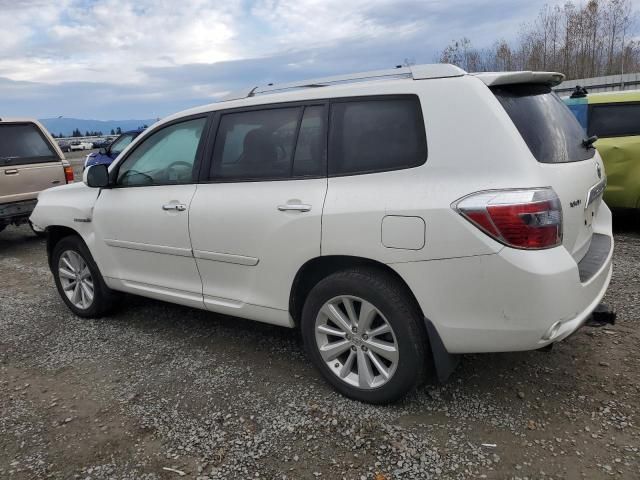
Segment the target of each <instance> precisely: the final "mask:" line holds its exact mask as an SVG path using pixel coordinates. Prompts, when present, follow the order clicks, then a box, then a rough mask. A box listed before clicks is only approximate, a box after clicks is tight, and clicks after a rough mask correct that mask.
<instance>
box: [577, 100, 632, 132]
mask: <svg viewBox="0 0 640 480" xmlns="http://www.w3.org/2000/svg"><path fill="white" fill-rule="evenodd" d="M589 135H597V136H598V137H623V136H630V135H640V103H612V104H608V105H592V106H590V107H589Z"/></svg>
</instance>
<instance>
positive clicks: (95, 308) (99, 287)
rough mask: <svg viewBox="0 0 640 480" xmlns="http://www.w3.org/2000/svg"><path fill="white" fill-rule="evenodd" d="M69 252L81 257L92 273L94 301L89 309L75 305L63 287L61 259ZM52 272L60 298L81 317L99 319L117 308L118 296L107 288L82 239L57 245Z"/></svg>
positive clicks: (53, 254)
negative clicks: (60, 270)
mask: <svg viewBox="0 0 640 480" xmlns="http://www.w3.org/2000/svg"><path fill="white" fill-rule="evenodd" d="M68 250H70V251H72V252H75V253H77V254H78V255H80V256H81V257H82V259H83V260H84V262H85V263H86V264H87V266H88V268H89V271H90V272H91V277H92V280H93V291H94V296H93V301H92V302H91V304H90V305H89V306H88V307H87V308H79V307H77V306H76V305H74V304H73V303H72V302H71V300H70V299H69V298H68V297H67V294H66V293H65V292H64V289H63V287H62V283H61V280H60V273H59V271H58V265H59V262H60V257H61V256H62V254H63V253H64V252H66V251H68ZM51 272H52V273H53V278H54V279H55V282H56V287H57V288H58V293H59V294H60V297H61V298H62V300H63V301H64V303H66V305H67V307H69V309H70V310H71V311H72V312H73V313H75V314H76V315H78V316H79V317H84V318H99V317H102V316H104V315H105V314H107V313H108V312H110V311H111V310H112V309H113V308H114V307H115V305H116V303H117V300H118V294H117V292H114V291H113V290H111V289H110V288H109V287H107V285H106V284H105V283H104V279H103V278H102V275H101V274H100V270H98V266H97V265H96V263H95V261H94V260H93V257H92V256H91V253H90V252H89V249H88V248H87V246H86V245H85V243H84V242H83V241H82V239H81V238H80V237H78V236H76V235H71V236H68V237H64V238H63V239H61V240H60V241H59V242H58V243H56V245H55V246H54V247H53V251H52V253H51Z"/></svg>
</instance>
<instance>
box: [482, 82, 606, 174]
mask: <svg viewBox="0 0 640 480" xmlns="http://www.w3.org/2000/svg"><path fill="white" fill-rule="evenodd" d="M491 90H492V91H493V93H494V95H495V96H496V98H497V99H498V100H499V101H500V103H501V104H502V107H503V108H504V109H505V110H506V112H507V114H508V115H509V117H510V118H511V120H512V121H513V123H514V125H515V126H516V128H517V129H518V131H519V132H520V135H521V136H522V138H523V139H524V141H525V142H526V144H527V146H528V147H529V150H531V153H532V154H533V156H534V157H535V158H536V160H538V162H541V163H567V162H579V161H582V160H588V159H590V158H593V156H594V155H595V152H596V150H595V148H586V147H584V146H583V144H582V142H583V140H584V139H585V133H584V130H583V129H582V127H581V126H580V124H579V123H578V120H576V117H575V116H574V115H573V114H572V113H571V111H570V110H569V108H567V106H566V105H565V104H564V102H563V101H562V100H561V99H560V97H558V95H556V94H555V93H553V92H552V91H551V87H549V86H546V85H537V84H516V85H504V86H498V87H493V88H492V89H491Z"/></svg>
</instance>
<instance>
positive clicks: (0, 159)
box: [0, 123, 59, 166]
mask: <svg viewBox="0 0 640 480" xmlns="http://www.w3.org/2000/svg"><path fill="white" fill-rule="evenodd" d="M58 160H59V157H58V155H57V153H56V152H55V150H54V149H53V147H52V146H51V145H50V144H49V142H47V141H46V140H45V138H44V136H43V135H42V133H41V132H40V129H39V128H38V127H36V126H35V125H33V124H32V123H19V124H18V123H16V124H12V123H6V124H0V165H3V166H4V165H23V164H26V163H36V162H50V161H58Z"/></svg>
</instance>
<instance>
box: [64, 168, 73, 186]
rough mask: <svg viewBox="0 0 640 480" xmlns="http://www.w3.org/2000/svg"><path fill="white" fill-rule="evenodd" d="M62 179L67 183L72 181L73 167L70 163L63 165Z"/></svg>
mask: <svg viewBox="0 0 640 480" xmlns="http://www.w3.org/2000/svg"><path fill="white" fill-rule="evenodd" d="M64 179H65V180H66V181H67V183H72V182H73V167H72V166H71V165H65V166H64Z"/></svg>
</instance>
